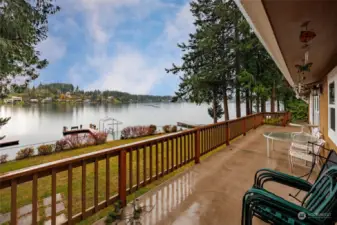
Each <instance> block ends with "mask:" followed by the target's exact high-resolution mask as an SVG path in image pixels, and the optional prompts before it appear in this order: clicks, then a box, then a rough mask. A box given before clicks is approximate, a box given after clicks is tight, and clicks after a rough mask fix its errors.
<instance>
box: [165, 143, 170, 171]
mask: <svg viewBox="0 0 337 225" xmlns="http://www.w3.org/2000/svg"><path fill="white" fill-rule="evenodd" d="M165 143H166V144H165V146H166V174H168V173H169V168H170V151H169V147H170V146H169V144H170V139H166V142H165Z"/></svg>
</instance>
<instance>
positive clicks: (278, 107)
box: [277, 99, 280, 112]
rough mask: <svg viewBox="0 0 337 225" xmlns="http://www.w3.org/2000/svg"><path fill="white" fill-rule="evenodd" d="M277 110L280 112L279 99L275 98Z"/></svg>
mask: <svg viewBox="0 0 337 225" xmlns="http://www.w3.org/2000/svg"><path fill="white" fill-rule="evenodd" d="M277 112H280V99H277Z"/></svg>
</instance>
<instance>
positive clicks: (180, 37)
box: [163, 3, 195, 43]
mask: <svg viewBox="0 0 337 225" xmlns="http://www.w3.org/2000/svg"><path fill="white" fill-rule="evenodd" d="M193 22H194V18H193V15H192V13H191V11H190V5H189V3H187V4H185V5H184V6H183V7H182V8H181V9H180V10H179V11H178V13H177V14H176V16H175V19H174V20H172V21H171V20H170V21H167V23H166V27H165V29H164V33H163V35H164V36H165V38H166V41H168V42H170V43H177V42H181V41H186V40H187V38H188V34H189V33H191V32H193V31H194V30H195V26H194V24H193Z"/></svg>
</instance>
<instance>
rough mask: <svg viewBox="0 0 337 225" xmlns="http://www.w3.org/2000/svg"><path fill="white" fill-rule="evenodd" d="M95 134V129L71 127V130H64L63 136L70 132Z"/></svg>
mask: <svg viewBox="0 0 337 225" xmlns="http://www.w3.org/2000/svg"><path fill="white" fill-rule="evenodd" d="M85 133H89V134H95V133H97V130H94V129H90V128H86V129H73V130H64V131H63V136H66V135H70V134H85Z"/></svg>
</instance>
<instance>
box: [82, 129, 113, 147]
mask: <svg viewBox="0 0 337 225" xmlns="http://www.w3.org/2000/svg"><path fill="white" fill-rule="evenodd" d="M92 135H93V138H94V139H95V141H96V144H97V145H99V144H104V143H105V142H106V139H107V137H108V133H106V132H97V133H93V134H92ZM86 142H87V144H89V143H90V139H88V140H87V141H86Z"/></svg>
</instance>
